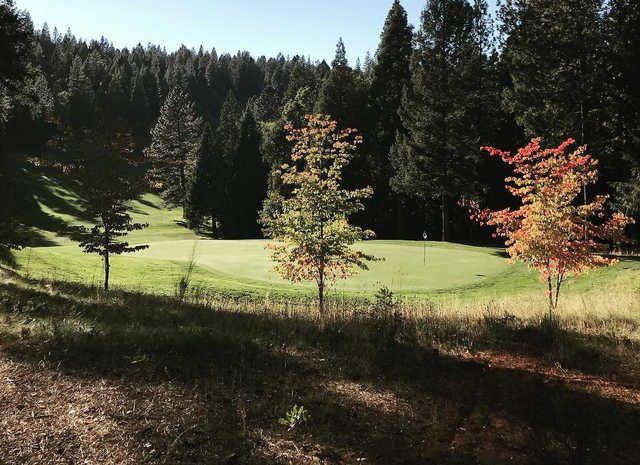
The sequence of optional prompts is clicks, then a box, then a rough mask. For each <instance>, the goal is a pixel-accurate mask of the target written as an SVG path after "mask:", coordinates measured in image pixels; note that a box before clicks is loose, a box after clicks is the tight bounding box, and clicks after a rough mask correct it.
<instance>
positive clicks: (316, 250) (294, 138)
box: [262, 115, 374, 321]
mask: <svg viewBox="0 0 640 465" xmlns="http://www.w3.org/2000/svg"><path fill="white" fill-rule="evenodd" d="M306 119H307V127H305V128H302V129H293V128H292V127H291V126H290V125H287V126H285V129H286V131H287V132H288V136H287V138H288V140H289V141H291V142H293V143H294V144H295V145H294V147H293V150H292V152H291V162H290V164H286V163H285V164H283V165H282V168H281V169H280V171H279V172H278V173H279V174H280V177H281V178H282V183H283V184H284V185H286V186H289V187H290V188H291V189H292V191H291V196H290V197H289V198H286V199H283V201H282V209H281V210H279V211H276V212H275V213H273V214H272V215H271V216H267V217H263V218H262V222H263V225H264V226H265V233H266V234H267V235H268V236H270V237H272V238H273V239H275V240H276V241H278V242H279V243H275V244H269V245H267V247H268V248H270V249H272V250H273V253H272V256H271V258H272V260H274V261H275V262H276V263H277V265H276V267H275V271H277V272H278V273H280V275H281V276H282V277H283V278H285V279H288V280H290V281H293V282H299V281H307V280H315V281H316V283H317V284H318V299H319V309H320V315H321V317H322V319H323V321H324V316H325V309H324V291H325V287H326V286H327V283H332V282H334V281H335V280H337V279H339V278H340V279H346V278H348V277H350V276H352V275H353V274H355V270H354V267H358V268H360V269H363V270H367V269H368V267H367V265H366V263H365V261H366V260H372V259H373V257H372V256H369V255H365V254H364V253H362V252H359V251H354V250H352V249H351V248H350V247H349V246H350V245H352V244H354V243H355V242H356V241H360V240H363V239H368V238H372V237H374V233H373V231H370V230H362V229H361V228H359V227H357V226H353V225H351V224H349V221H348V220H349V215H352V214H353V213H356V212H358V211H361V210H363V208H364V207H363V205H362V199H365V198H368V197H370V196H371V195H372V193H373V192H372V189H371V188H370V187H365V188H363V189H356V190H347V189H344V188H343V187H342V186H341V185H340V183H341V180H342V170H343V169H344V167H345V166H347V165H348V163H349V161H350V160H351V158H352V157H353V152H354V151H355V150H356V148H357V145H358V144H360V143H361V142H362V138H361V137H360V136H356V135H355V133H356V130H355V129H341V130H340V129H338V128H337V123H336V122H335V121H332V120H331V117H329V116H326V115H315V116H311V115H307V116H306Z"/></svg>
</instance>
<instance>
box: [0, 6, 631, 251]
mask: <svg viewBox="0 0 640 465" xmlns="http://www.w3.org/2000/svg"><path fill="white" fill-rule="evenodd" d="M3 3H4V4H3V5H2V7H1V8H2V9H1V11H2V18H1V19H0V20H1V21H2V31H3V32H2V34H3V36H4V37H3V40H2V48H3V50H2V55H1V56H2V59H1V60H0V61H1V62H2V65H1V66H2V70H1V73H0V74H1V76H0V77H1V81H0V96H1V100H0V102H1V103H2V105H1V107H0V129H1V131H2V145H1V147H0V149H1V150H0V153H1V156H2V166H3V170H4V172H3V173H2V176H3V178H5V177H6V179H9V180H10V178H11V176H12V174H11V172H10V171H11V169H18V168H17V167H18V166H19V163H17V162H19V161H21V160H24V159H26V158H32V157H38V158H40V159H44V160H48V161H50V162H61V163H66V162H72V161H73V160H76V159H78V158H79V157H87V156H89V155H88V154H87V152H88V151H87V150H84V149H82V148H83V147H84V148H86V145H85V142H86V141H88V140H91V139H92V138H95V137H96V134H99V133H100V134H105V133H109V132H111V133H113V132H118V133H120V134H124V133H126V134H127V135H128V138H127V140H128V144H129V145H128V146H127V152H128V153H129V154H130V157H131V159H132V160H135V161H136V163H137V166H138V167H139V168H138V170H139V171H143V172H145V173H146V179H147V181H148V182H149V184H150V186H151V187H152V188H156V189H158V190H159V191H160V192H161V194H162V196H163V198H164V199H165V200H166V202H167V203H168V204H169V205H181V206H182V207H183V209H184V216H185V221H186V223H187V224H188V225H189V227H191V228H195V229H200V230H206V231H209V232H210V233H211V234H212V235H213V236H214V237H219V238H251V237H260V236H261V230H260V226H259V223H258V218H259V216H260V215H268V212H269V210H270V209H273V208H277V205H278V199H279V194H281V193H282V191H283V187H282V186H281V185H279V182H278V179H277V177H274V176H273V175H272V174H271V173H272V172H273V170H274V169H277V168H278V167H279V166H280V165H281V163H282V162H283V160H284V159H285V158H286V156H287V155H288V153H289V152H290V150H291V146H290V143H289V142H287V140H286V139H285V131H284V126H285V125H286V124H290V125H292V126H294V127H300V126H302V125H303V124H304V115H305V114H309V113H324V114H330V115H331V116H332V117H333V118H335V119H336V120H337V121H338V123H339V124H340V125H341V126H343V127H353V128H357V129H358V131H359V133H360V134H361V135H362V136H363V138H364V144H363V145H362V147H361V148H360V150H359V154H358V156H357V158H356V160H355V161H354V162H353V163H352V165H351V166H350V167H349V169H348V172H347V173H345V181H346V183H347V184H348V185H353V186H362V185H370V186H372V187H373V190H374V196H373V197H372V198H371V199H369V200H367V202H366V205H365V206H366V208H365V210H364V212H363V213H360V214H358V216H357V217H356V218H354V220H355V221H356V222H357V223H359V224H362V225H366V226H368V227H372V229H374V230H375V231H376V233H377V236H378V237H379V238H411V239H414V238H417V237H419V235H421V233H422V231H423V230H426V231H428V232H429V234H430V236H431V237H438V238H442V239H443V240H457V241H488V240H490V237H489V236H488V235H487V234H486V232H482V230H481V229H480V228H479V227H476V226H470V225H469V222H468V218H467V216H468V215H467V212H466V210H465V209H463V208H460V206H459V203H460V202H461V201H468V200H470V199H472V200H474V201H478V202H480V203H481V204H483V205H486V206H493V205H496V204H503V203H504V202H505V201H509V199H508V197H505V195H504V189H503V178H504V175H505V171H504V168H503V167H501V166H500V164H499V163H498V162H497V161H496V160H492V159H490V158H489V157H487V156H486V154H483V153H482V152H481V151H480V146H482V145H487V144H491V145H493V146H499V147H505V148H511V149H515V148H516V147H520V146H522V145H524V143H526V142H527V141H528V139H530V138H532V137H536V136H539V137H543V138H544V139H545V142H546V143H549V144H550V145H551V144H556V143H558V142H560V141H561V140H564V139H566V138H568V137H573V138H574V139H576V141H577V142H578V143H579V144H586V145H587V147H588V152H589V153H591V154H593V155H594V157H596V158H598V159H599V160H600V164H601V166H600V180H599V183H598V184H597V186H596V187H595V188H594V189H592V191H589V192H585V193H584V195H585V196H586V197H593V196H594V195H596V194H601V193H608V194H612V198H611V204H610V205H611V207H612V208H613V207H616V208H620V209H622V211H624V212H625V213H627V214H628V215H637V214H638V213H639V211H640V204H639V202H640V198H639V195H638V185H639V183H640V178H639V175H640V157H639V155H638V151H639V149H640V114H639V113H638V111H639V110H638V108H640V69H639V66H640V64H639V63H640V57H638V54H639V53H640V46H638V45H639V43H638V42H640V33H638V31H639V24H640V23H639V21H640V12H639V10H640V8H639V6H638V4H637V2H635V1H634V0H612V1H603V0H588V1H578V0H562V1H548V0H527V1H524V0H521V1H509V2H507V3H506V4H504V5H501V6H499V7H498V9H497V14H496V15H495V17H491V16H490V15H489V13H488V8H487V2H486V1H485V0H476V1H474V2H469V1H466V0H429V1H427V2H426V4H425V8H424V11H423V12H422V15H421V19H420V23H419V24H417V25H415V26H412V25H409V24H408V23H407V14H406V11H405V10H404V8H403V6H402V5H401V3H400V2H399V1H395V2H393V4H392V5H391V9H390V11H389V13H388V17H387V19H386V22H385V24H384V28H383V30H382V31H381V35H380V43H379V46H378V49H377V50H376V51H375V53H373V54H368V55H367V56H366V58H365V59H364V60H363V61H362V62H361V61H360V60H357V61H356V63H353V64H350V63H349V62H348V61H347V59H346V52H345V48H346V47H348V44H344V43H343V42H342V40H341V39H339V40H338V43H337V46H336V53H335V58H334V59H333V61H332V62H331V63H326V62H325V61H320V62H312V61H311V60H310V59H309V58H306V57H305V56H304V50H301V51H300V55H296V56H283V55H278V56H276V57H264V56H260V57H253V56H251V54H250V53H249V52H246V51H239V52H237V53H235V54H226V53H224V54H223V53H218V52H217V51H216V50H215V48H214V49H211V50H205V49H203V48H202V47H200V48H199V49H197V50H196V49H189V48H187V47H185V46H183V47H181V48H180V49H179V50H175V51H167V50H166V49H165V48H164V47H163V46H162V44H159V45H153V44H148V45H141V44H138V45H137V46H135V47H134V48H131V49H128V48H123V49H117V48H115V47H114V46H113V45H112V44H111V43H110V41H109V39H108V38H105V37H100V38H99V39H98V38H95V39H91V40H83V39H78V38H77V37H75V36H74V35H73V32H72V31H71V30H68V31H66V32H61V31H58V30H56V29H54V30H53V31H51V30H50V29H49V27H48V26H47V25H46V24H45V25H44V27H43V28H42V29H34V27H33V24H32V22H31V20H30V17H29V14H28V12H26V11H19V10H18V9H17V8H16V6H15V5H13V4H12V2H3ZM7 39H10V40H7ZM337 39H338V38H337ZM12 57H13V58H15V59H10V58H12ZM83 141H84V142H83ZM100 152H101V151H96V152H95V156H99V155H98V153H100ZM2 189H3V190H5V192H3V193H2V194H3V198H9V199H11V198H12V194H11V182H4V181H3V183H2ZM11 208H12V207H11V202H9V203H7V202H4V210H5V211H4V212H3V215H2V216H3V218H4V219H6V220H7V221H6V222H5V224H6V225H9V224H12V222H11V221H10V220H11V218H12V213H11V211H10V210H11ZM14 226H16V225H14ZM5 236H6V237H9V231H7V234H5ZM5 242H6V241H5Z"/></svg>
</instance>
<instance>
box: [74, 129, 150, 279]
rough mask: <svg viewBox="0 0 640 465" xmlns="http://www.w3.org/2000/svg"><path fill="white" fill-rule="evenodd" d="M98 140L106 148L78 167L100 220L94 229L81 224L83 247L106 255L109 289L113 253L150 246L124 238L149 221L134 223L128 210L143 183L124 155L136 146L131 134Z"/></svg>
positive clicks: (89, 206) (91, 212) (89, 209)
mask: <svg viewBox="0 0 640 465" xmlns="http://www.w3.org/2000/svg"><path fill="white" fill-rule="evenodd" d="M95 143H96V145H98V146H100V148H101V149H103V150H99V153H97V154H94V156H92V157H91V158H88V159H85V160H83V161H82V162H81V165H80V166H79V169H78V173H79V175H80V181H81V182H82V185H83V188H82V190H83V192H82V193H83V197H84V200H85V202H86V213H87V216H89V217H91V218H92V219H94V220H95V222H96V224H95V225H94V226H93V228H91V229H90V230H88V229H86V228H81V229H82V232H83V233H84V234H83V237H82V239H81V241H80V247H82V249H83V251H84V252H85V253H97V254H98V255H100V256H101V257H102V258H103V260H104V289H105V291H108V290H109V271H110V269H111V263H110V257H111V255H120V254H123V253H130V252H136V251H138V250H143V249H146V248H148V247H149V246H148V245H135V246H130V245H129V243H128V242H124V241H121V240H120V238H122V237H125V236H126V235H127V234H129V233H130V232H131V231H136V230H140V229H143V228H145V227H147V226H148V224H141V223H134V222H133V220H132V218H131V215H129V213H128V210H129V205H128V203H129V202H130V201H131V200H132V199H135V198H136V197H137V196H138V195H139V193H140V184H139V183H138V180H137V179H136V177H135V175H133V174H132V167H131V166H129V163H128V162H127V160H126V159H125V158H124V157H123V151H127V150H128V149H129V148H130V147H131V146H132V141H131V139H130V136H128V135H122V134H120V135H115V136H113V137H112V138H109V139H108V140H104V141H102V143H100V141H99V139H98V140H95Z"/></svg>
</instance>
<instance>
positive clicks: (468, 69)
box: [391, 0, 486, 241]
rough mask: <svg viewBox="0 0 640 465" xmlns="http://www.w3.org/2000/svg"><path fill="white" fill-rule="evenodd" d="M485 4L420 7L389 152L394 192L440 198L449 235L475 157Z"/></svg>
mask: <svg viewBox="0 0 640 465" xmlns="http://www.w3.org/2000/svg"><path fill="white" fill-rule="evenodd" d="M485 14H486V4H484V2H482V1H477V2H476V3H475V5H474V6H472V5H470V4H469V2H468V1H467V0H429V1H428V2H427V6H426V7H425V9H424V11H423V12H422V27H421V30H420V32H419V33H418V35H417V38H416V41H417V49H416V51H415V52H414V54H413V56H412V59H411V85H410V88H409V89H408V91H407V92H406V93H405V95H404V98H403V102H402V109H401V118H402V124H403V125H404V127H405V128H406V129H407V136H406V137H405V136H404V135H402V134H400V136H399V137H398V139H397V141H396V147H395V148H394V149H393V151H392V152H391V161H392V164H393V168H394V175H393V177H392V179H391V184H392V187H393V189H394V190H395V191H396V192H399V193H403V194H406V195H408V196H411V197H415V198H417V199H420V200H422V201H424V202H430V201H434V200H437V201H438V203H439V204H440V214H441V231H442V240H443V241H446V240H449V237H450V236H449V223H450V213H449V209H450V204H451V202H452V200H453V199H455V198H456V197H459V196H461V195H462V194H463V193H465V192H468V191H469V188H470V183H471V181H472V180H473V178H474V176H473V175H474V169H475V162H476V160H477V157H478V155H477V154H478V147H477V146H478V137H479V134H478V117H477V115H476V114H474V112H473V109H474V106H475V104H474V100H475V99H477V98H478V92H479V89H480V88H481V87H480V86H481V83H480V82H479V81H480V80H481V76H482V73H481V71H482V63H483V60H484V55H483V49H484V46H485V44H486V29H485V27H484V22H483V18H484V15H485Z"/></svg>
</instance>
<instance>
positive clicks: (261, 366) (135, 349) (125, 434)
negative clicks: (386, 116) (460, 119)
mask: <svg viewBox="0 0 640 465" xmlns="http://www.w3.org/2000/svg"><path fill="white" fill-rule="evenodd" d="M615 298H619V299H620V300H619V302H618V303H620V304H621V305H619V306H616V308H615V310H616V312H618V313H615V314H611V313H608V312H609V311H607V312H602V311H597V310H595V309H594V311H593V312H591V313H588V314H586V315H585V314H584V313H583V314H581V313H580V312H579V311H578V307H576V309H575V310H571V308H569V307H566V308H565V309H563V310H562V312H565V313H561V314H560V315H559V316H558V317H557V318H552V319H549V318H548V316H546V314H545V312H544V311H540V309H539V308H535V306H534V303H528V302H525V303H524V304H522V305H521V306H519V307H518V306H517V305H514V302H511V303H510V302H506V301H503V302H499V303H491V304H489V303H487V302H482V303H477V304H466V306H464V305H461V306H460V307H459V308H457V309H450V308H449V310H447V307H445V306H443V305H441V306H434V305H432V304H423V305H422V306H421V307H414V308H411V307H410V306H408V305H405V306H403V305H399V306H395V307H394V308H393V309H392V310H388V309H387V310H383V309H381V308H380V307H376V305H374V304H372V306H371V307H367V308H365V307H362V306H357V305H355V304H354V305H353V306H352V307H351V308H350V309H349V308H347V307H344V306H343V307H342V308H338V307H336V308H334V311H335V313H334V316H333V319H332V320H331V321H330V322H329V324H328V325H327V327H326V328H325V329H324V330H321V329H319V325H318V324H317V319H316V316H315V315H314V314H313V312H310V311H308V310H305V309H303V308H298V307H294V306H288V307H286V308H285V307H278V308H269V309H267V308H264V306H262V305H257V304H256V305H253V306H251V305H250V304H248V303H246V302H240V303H238V302H235V303H233V302H226V303H224V304H221V303H220V302H213V301H212V302H210V305H207V306H203V305H196V304H194V303H189V302H186V303H185V302H183V303H182V304H177V303H176V302H175V301H172V300H170V299H166V298H157V297H154V296H145V295H141V294H126V293H113V294H111V295H109V296H104V295H101V294H100V293H96V291H95V290H93V289H87V288H82V287H73V286H68V285H65V284H62V283H47V284H38V283H21V282H18V281H14V282H13V283H5V284H2V285H1V286H0V347H1V348H0V405H2V407H3V412H2V416H1V417H0V428H1V430H2V434H1V435H0V463H2V464H3V465H4V464H44V465H48V464H70V463H73V464H75V463H78V464H83V463H86V464H114V465H115V464H159V465H160V464H200V463H203V464H204V463H206V464H225V463H228V464H232V463H237V464H250V465H251V464H263V463H265V464H339V463H340V464H354V465H355V464H363V463H365V464H367V463H368V464H378V465H387V464H391V465H393V464H405V465H406V464H415V465H418V464H424V463H438V464H445V465H446V464H472V463H481V464H501V463H521V464H546V463H566V464H570V463H580V464H583V463H584V464H605V463H606V464H616V463H620V464H635V463H638V460H639V457H640V453H639V452H638V451H639V450H640V447H639V446H640V437H639V436H638V435H637V431H639V430H640V369H639V368H640V358H639V355H638V353H639V351H638V348H640V342H639V341H640V339H639V338H638V320H639V319H640V317H639V316H638V315H637V314H636V313H635V312H634V309H633V305H634V304H633V302H634V301H633V300H629V302H630V307H628V308H627V307H625V306H624V305H623V304H624V302H626V301H627V300H625V299H634V298H636V297H633V296H632V297H624V296H621V297H615ZM587 299H594V300H592V301H591V302H594V303H595V302H597V299H598V297H597V296H587ZM587 302H590V300H587ZM516 303H517V302H516ZM580 304H581V302H580V301H578V300H576V305H580ZM474 305H475V306H474ZM567 305H569V301H568V302H567ZM388 311H390V312H392V313H388ZM385 312H387V313H385ZM393 312H397V316H396V317H394V315H393ZM294 404H297V405H304V406H305V408H306V409H307V410H308V411H309V412H310V414H311V419H310V420H309V421H307V422H306V423H304V424H303V425H301V426H299V427H296V428H294V429H293V430H292V431H287V428H285V427H283V426H282V425H279V424H278V419H279V418H280V417H282V416H284V413H285V412H286V411H287V410H288V409H289V408H290V407H291V406H292V405H294Z"/></svg>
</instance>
